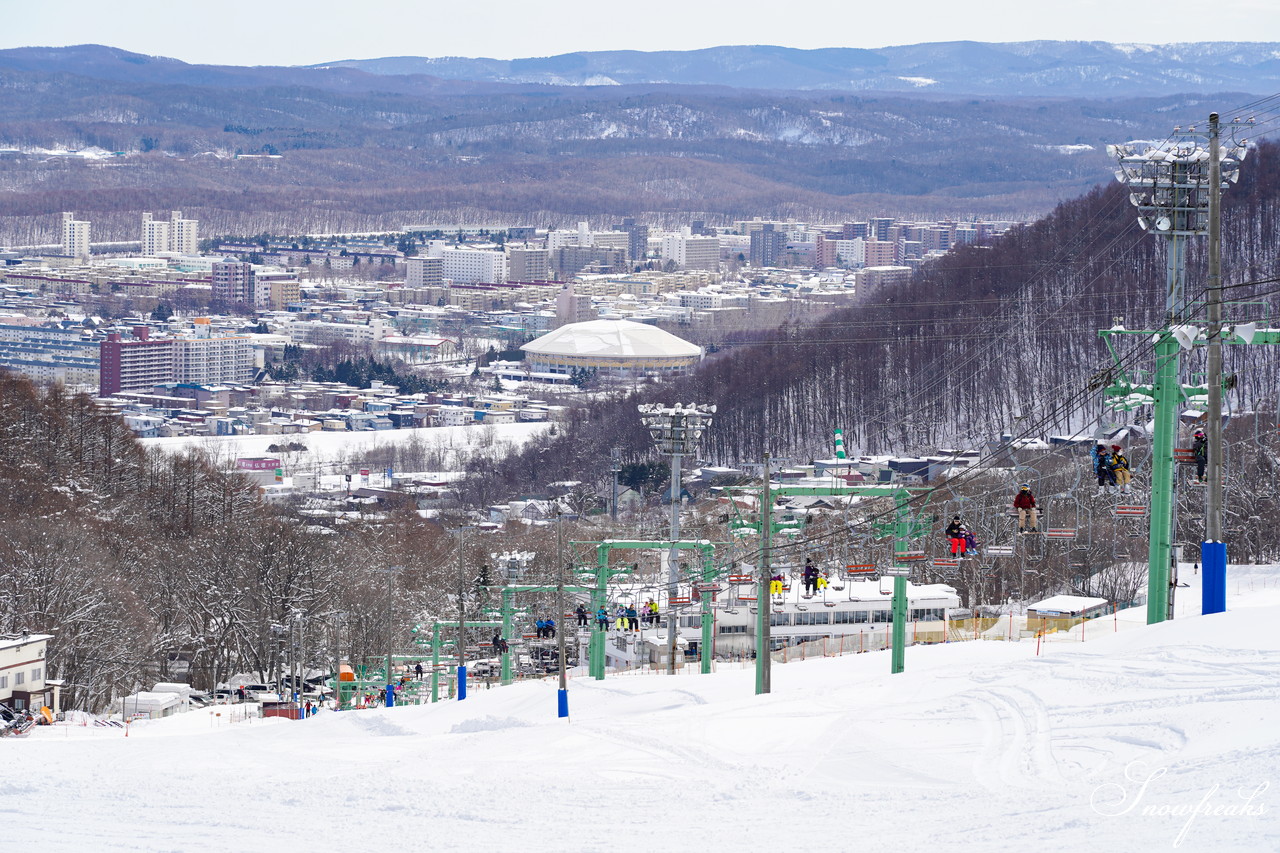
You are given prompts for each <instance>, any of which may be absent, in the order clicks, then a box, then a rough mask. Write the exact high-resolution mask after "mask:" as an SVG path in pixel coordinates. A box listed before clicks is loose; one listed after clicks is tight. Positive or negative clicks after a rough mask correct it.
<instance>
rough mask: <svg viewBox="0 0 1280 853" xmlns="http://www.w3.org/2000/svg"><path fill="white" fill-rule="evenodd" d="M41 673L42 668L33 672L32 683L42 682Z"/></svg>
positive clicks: (37, 668)
mask: <svg viewBox="0 0 1280 853" xmlns="http://www.w3.org/2000/svg"><path fill="white" fill-rule="evenodd" d="M40 671H41V670H40V667H36V668H35V669H33V670H31V680H32V681H39V680H40Z"/></svg>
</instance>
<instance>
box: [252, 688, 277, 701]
mask: <svg viewBox="0 0 1280 853" xmlns="http://www.w3.org/2000/svg"><path fill="white" fill-rule="evenodd" d="M244 698H245V701H246V702H261V701H262V700H263V699H278V698H280V697H279V696H277V695H276V691H275V690H274V689H272V687H271V686H270V685H269V684H246V685H244Z"/></svg>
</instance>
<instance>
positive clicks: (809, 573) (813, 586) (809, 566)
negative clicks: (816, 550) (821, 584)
mask: <svg viewBox="0 0 1280 853" xmlns="http://www.w3.org/2000/svg"><path fill="white" fill-rule="evenodd" d="M817 589H818V567H817V566H815V565H814V564H813V558H812V557H806V558H805V561H804V594H805V595H807V596H812V595H813V594H814V592H816V591H817Z"/></svg>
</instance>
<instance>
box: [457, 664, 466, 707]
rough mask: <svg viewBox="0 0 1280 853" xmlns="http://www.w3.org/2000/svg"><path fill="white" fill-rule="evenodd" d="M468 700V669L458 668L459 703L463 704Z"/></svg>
mask: <svg viewBox="0 0 1280 853" xmlns="http://www.w3.org/2000/svg"><path fill="white" fill-rule="evenodd" d="M466 698H467V668H466V667H465V666H460V667H458V701H459V702H461V701H462V700H463V699H466Z"/></svg>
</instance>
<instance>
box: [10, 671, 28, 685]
mask: <svg viewBox="0 0 1280 853" xmlns="http://www.w3.org/2000/svg"><path fill="white" fill-rule="evenodd" d="M26 677H27V674H26V673H25V672H15V673H14V674H13V686H14V687H17V686H18V685H19V684H21V683H22V681H23V679H25V678H26Z"/></svg>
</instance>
